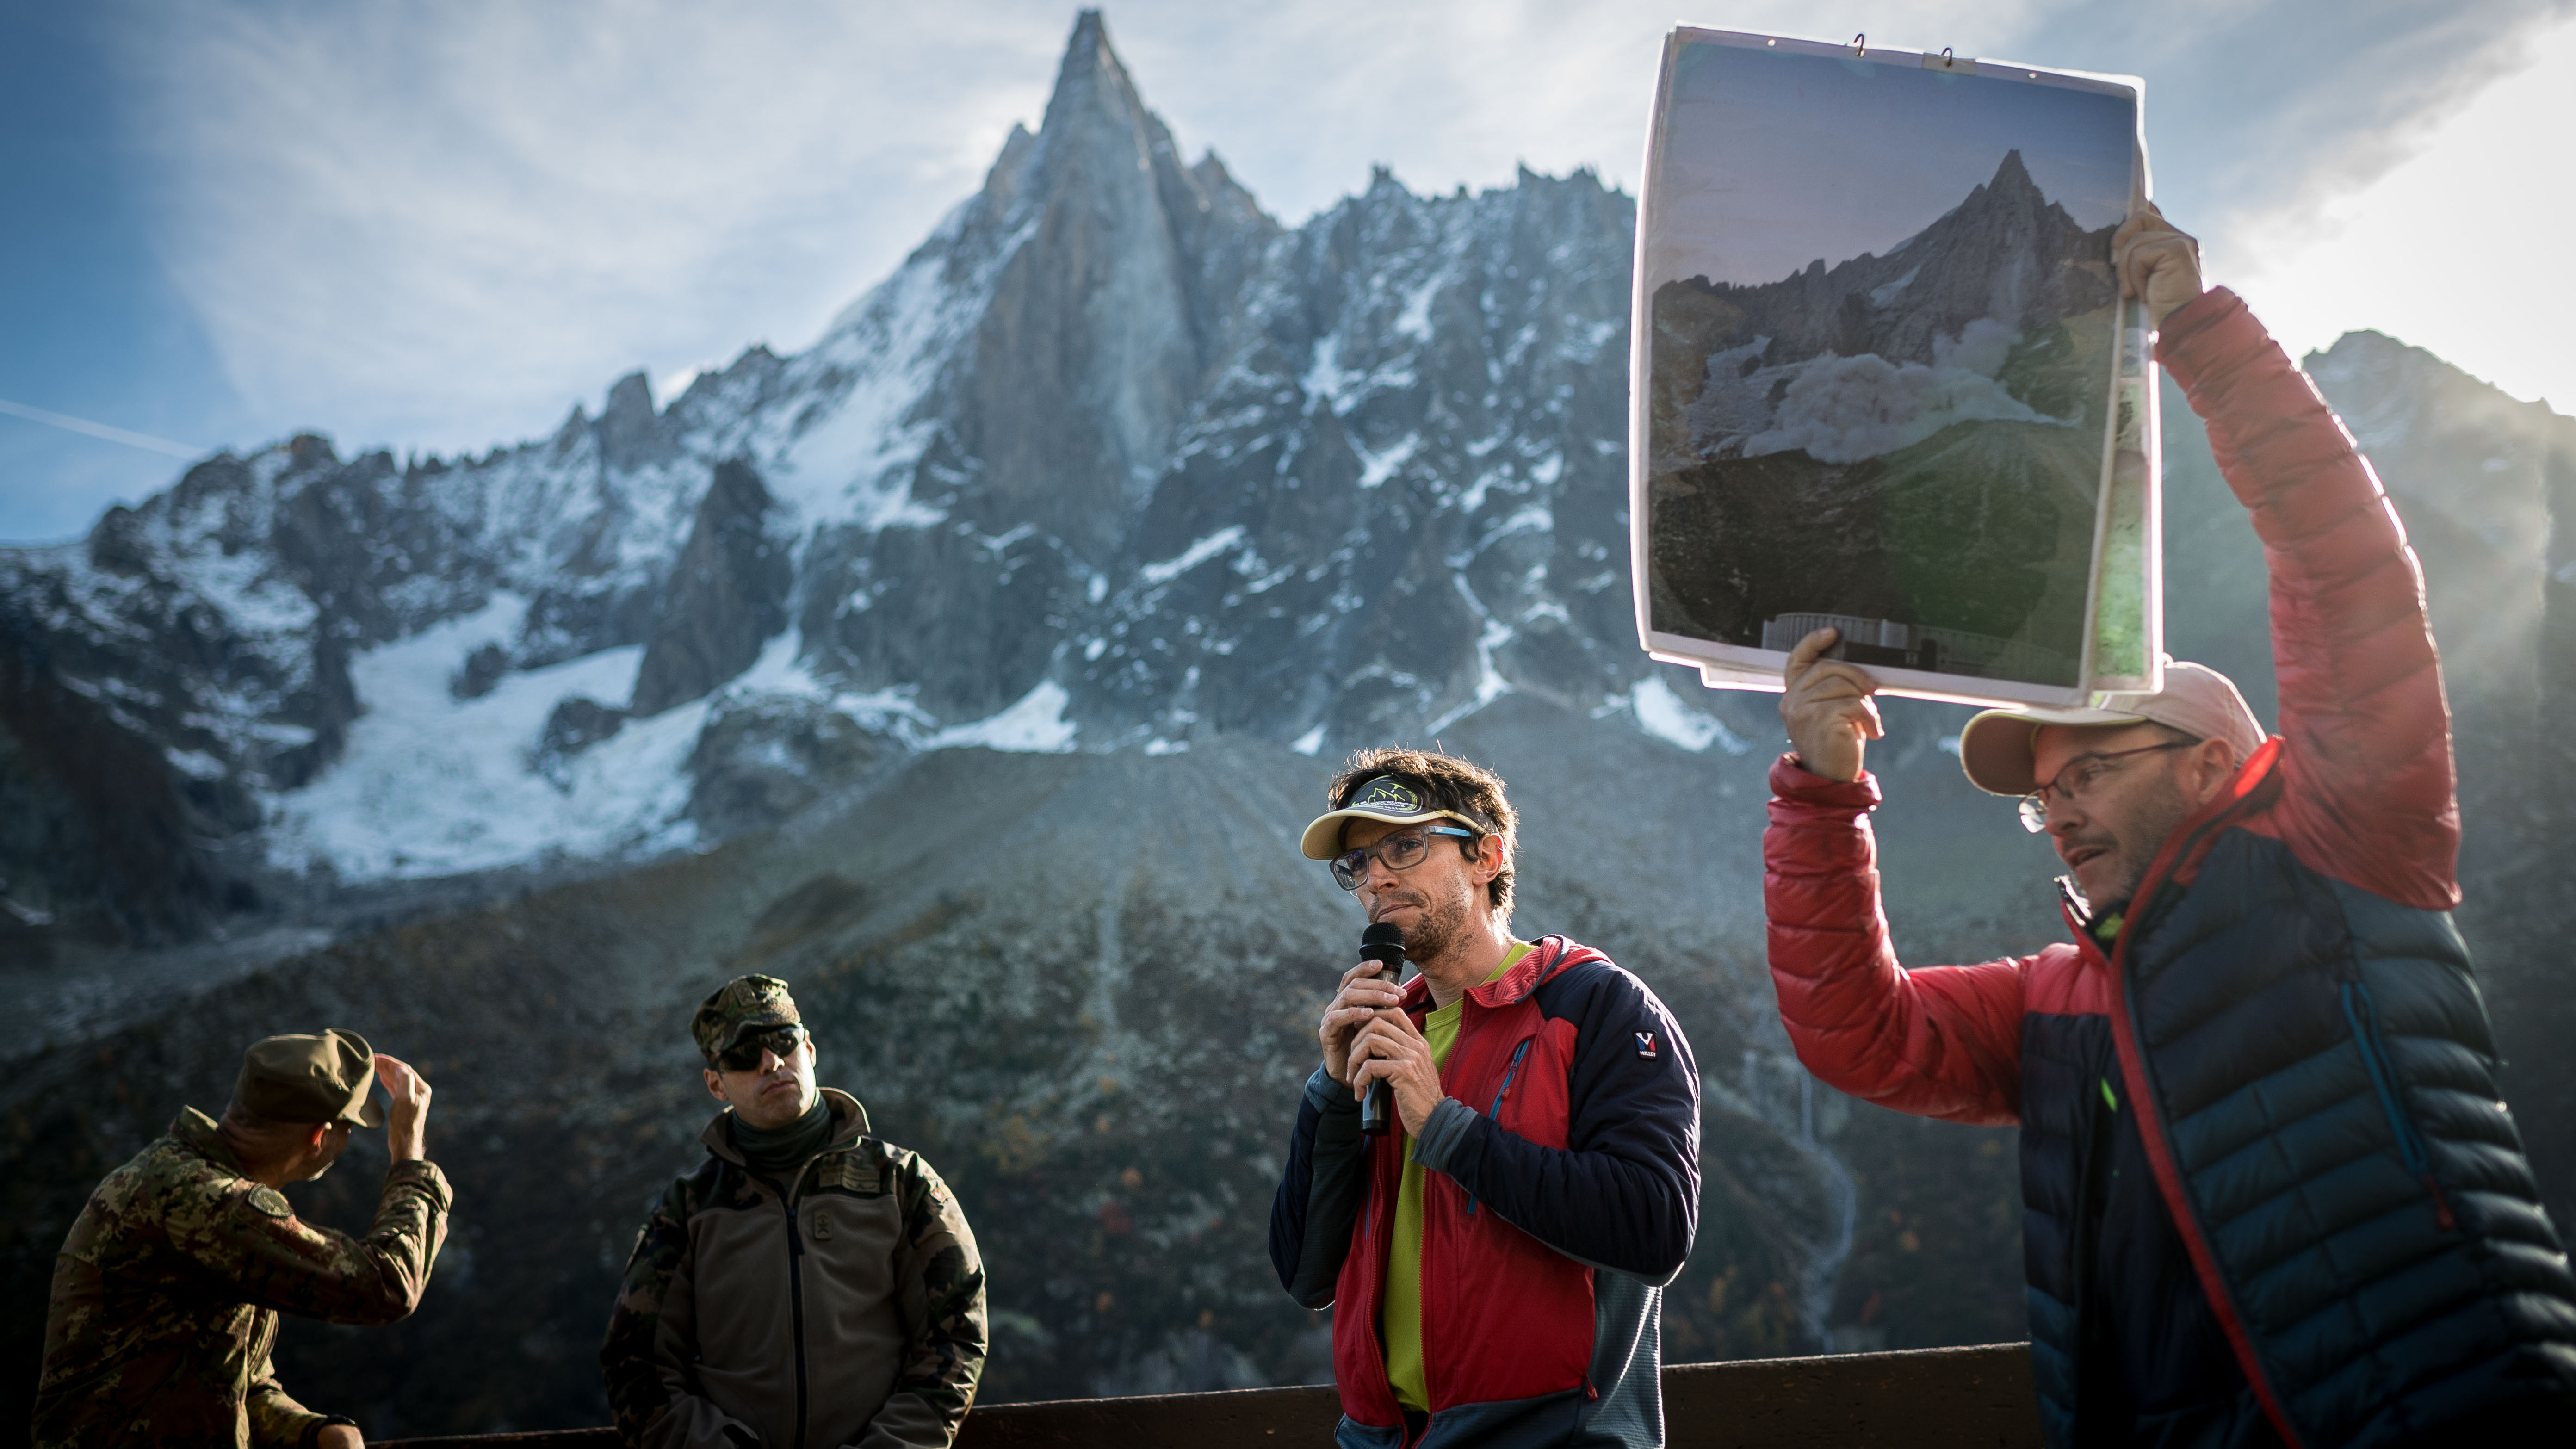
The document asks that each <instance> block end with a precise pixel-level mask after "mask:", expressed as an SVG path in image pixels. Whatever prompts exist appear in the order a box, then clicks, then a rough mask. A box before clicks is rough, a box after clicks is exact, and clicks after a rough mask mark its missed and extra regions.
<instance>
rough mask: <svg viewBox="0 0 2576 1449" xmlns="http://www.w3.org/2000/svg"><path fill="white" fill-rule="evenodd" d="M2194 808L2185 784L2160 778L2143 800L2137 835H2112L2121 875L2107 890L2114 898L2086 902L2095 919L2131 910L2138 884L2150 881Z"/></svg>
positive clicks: (2107, 894) (2140, 807) (2139, 809)
mask: <svg viewBox="0 0 2576 1449" xmlns="http://www.w3.org/2000/svg"><path fill="white" fill-rule="evenodd" d="M2192 808H2193V807H2192V804H2191V802H2190V801H2189V800H2187V799H2184V798H2183V793H2182V787H2181V786H2180V785H2178V784H2176V783H2175V782H2174V781H2173V780H2172V779H2171V778H2166V779H2163V780H2160V781H2158V782H2157V788H2156V790H2155V791H2154V793H2153V794H2151V795H2149V796H2148V797H2147V798H2146V799H2144V800H2141V801H2140V802H2139V805H2138V818H2137V824H2136V826H2135V827H2134V829H2135V838H2134V839H2131V838H2127V837H2124V836H2117V835H2115V836H2113V837H2112V839H2113V842H2114V843H2115V844H2116V845H2117V846H2118V847H2119V850H2120V857H2121V860H2120V878H2119V879H2118V880H2117V881H2114V882H2113V883H2112V885H2111V888H2110V889H2109V890H2107V891H2105V892H2103V894H2104V895H2106V896H2108V897H2110V899H2108V900H2100V901H2096V900H2090V899H2088V900H2087V901H2086V902H2085V904H2086V905H2088V906H2089V907H2091V908H2092V912H2093V918H2094V919H2095V920H2103V919H2106V918H2108V917H2111V916H2121V915H2126V914H2128V911H2129V907H2130V906H2131V905H2132V904H2134V903H2135V901H2136V899H2137V894H2138V887H2139V886H2141V885H2144V884H2145V883H2146V879H2147V867H2148V866H2150V865H2152V864H2154V863H2155V859H2156V856H2157V855H2159V854H2160V853H2162V852H2163V850H2164V846H2165V842H2166V841H2167V840H2169V839H2171V838H2172V836H2173V833H2174V832H2175V831H2177V830H2180V829H2181V828H2182V825H2183V822H2184V821H2186V820H2189V819H2190V818H2191V816H2192Z"/></svg>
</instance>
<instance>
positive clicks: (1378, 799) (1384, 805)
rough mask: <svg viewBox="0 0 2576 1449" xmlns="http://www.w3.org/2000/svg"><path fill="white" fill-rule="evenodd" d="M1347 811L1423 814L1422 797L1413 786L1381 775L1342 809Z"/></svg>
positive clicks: (1392, 777) (1389, 776) (1391, 776)
mask: <svg viewBox="0 0 2576 1449" xmlns="http://www.w3.org/2000/svg"><path fill="white" fill-rule="evenodd" d="M1342 808H1343V809H1345V810H1398V811H1402V812H1403V813H1405V814H1407V815H1419V814H1421V813H1422V797H1421V796H1419V795H1416V794H1414V793H1413V789H1412V787H1411V786H1408V785H1406V784H1405V783H1404V782H1403V781H1401V780H1399V779H1397V778H1395V777H1394V776H1393V775H1380V776H1378V777H1377V778H1376V779H1374V780H1371V781H1369V783H1368V788H1367V789H1365V790H1362V791H1360V794H1359V798H1358V799H1356V800H1353V801H1352V802H1351V803H1350V804H1348V805H1345V806H1343V807H1342Z"/></svg>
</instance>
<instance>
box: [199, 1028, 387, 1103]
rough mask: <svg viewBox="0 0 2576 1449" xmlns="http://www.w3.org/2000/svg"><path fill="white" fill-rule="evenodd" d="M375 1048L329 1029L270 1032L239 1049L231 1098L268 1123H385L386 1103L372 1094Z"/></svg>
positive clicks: (354, 1036) (355, 1036) (348, 1033)
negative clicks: (311, 1033)
mask: <svg viewBox="0 0 2576 1449" xmlns="http://www.w3.org/2000/svg"><path fill="white" fill-rule="evenodd" d="M375 1085H376V1051H375V1048H373V1047H371V1046H368V1045H367V1039H366V1038H365V1037H362V1036H360V1035H358V1034H357V1033H356V1032H354V1031H343V1030H341V1029H340V1028H338V1027H336V1026H335V1027H332V1028H330V1029H329V1030H327V1031H325V1032H323V1033H322V1034H321V1035H320V1036H272V1037H269V1038H267V1039H265V1040H263V1041H256V1042H253V1043H251V1048H250V1050H249V1051H246V1052H244V1053H242V1069H241V1076H240V1078H239V1079H237V1080H236V1081H235V1082H234V1083H233V1100H234V1101H236V1102H239V1103H240V1104H241V1105H242V1106H243V1107H244V1108H245V1109H246V1110H248V1111H251V1112H255V1113H257V1114H259V1115H260V1116H262V1117H266V1118H267V1119H269V1120H270V1121H272V1122H346V1123H348V1124H349V1125H351V1126H353V1127H382V1126H383V1125H385V1108H384V1104H383V1103H381V1102H378V1101H377V1100H376V1099H375V1097H374V1096H373V1092H374V1090H375Z"/></svg>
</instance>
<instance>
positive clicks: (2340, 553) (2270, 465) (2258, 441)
mask: <svg viewBox="0 0 2576 1449" xmlns="http://www.w3.org/2000/svg"><path fill="white" fill-rule="evenodd" d="M2156 355H2157V359H2158V360H2159V361H2161V362H2162V363H2164V365H2165V367H2166V368H2167V369H2169V370H2170V371H2171V372H2172V373H2173V375H2174V380H2175V381H2176V382H2178V383H2180V384H2181V385H2182V389H2183V392H2184V394H2185V396H2187V397H2189V398H2190V400H2191V406H2192V411H2194V412H2196V413H2198V414H2200V416H2201V418H2202V419H2203V420H2204V421H2206V422H2207V423H2208V424H2209V446H2210V451H2212V452H2213V453H2215V454H2216V455H2217V457H2218V466H2219V469H2220V471H2222V472H2223V473H2225V474H2226V475H2227V485H2228V486H2229V487H2230V488H2232V489H2234V490H2235V491H2236V496H2237V498H2238V500H2239V501H2241V502H2243V503H2244V505H2245V506H2246V507H2247V508H2249V509H2251V510H2253V514H2254V531H2255V532H2256V533H2257V534H2258V535H2260V536H2261V537H2262V540H2263V554H2264V558H2265V560H2266V561H2267V562H2268V564H2269V565H2270V568H2271V573H2272V662H2273V667H2274V669H2275V671H2276V672H2277V673H2278V674H2279V677H2280V684H2281V722H2280V733H2281V735H2282V750H2281V772H2282V783H2283V786H2284V789H2283V791H2282V794H2281V799H2280V802H2279V803H2278V804H2277V805H2275V806H2274V807H2273V808H2272V810H2271V811H2270V812H2269V814H2268V816H2267V818H2266V819H2264V820H2263V821H2262V822H2260V823H2258V824H2256V825H2255V826H2254V828H2256V829H2258V830H2261V831H2263V833H2265V834H2269V835H2276V836H2277V837H2278V838H2279V839H2280V840H2281V842H2282V843H2283V844H2285V845H2287V846H2289V847H2290V849H2291V851H2292V852H2293V853H2294V854H2296V855H2297V856H2298V858H2299V859H2300V860H2301V861H2302V862H2303V863H2305V864H2306V865H2307V866H2308V867H2309V868H2310V869H2312V870H2315V871H2318V872H2320V873H2322V874H2325V875H2329V876H2332V877H2334V878H2335V879H2337V880H2340V881H2343V882H2345V883H2347V884H2349V885H2356V886H2359V887H2361V888H2362V889H2363V890H2366V891H2369V892H2371V893H2372V894H2374V895H2379V896H2384V897H2386V898H2388V899H2389V900H2392V901H2396V902H2398V903H2400V904H2402V905H2409V906H2415V907H2419V908H2421V909H2425V910H2448V909H2449V908H2450V907H2452V906H2454V905H2457V904H2458V903H2459V899H2460V888H2459V883H2458V876H2457V867H2458V863H2459V854H2460V805H2459V791H2458V784H2457V777H2456V776H2455V774H2454V773H2453V769H2452V761H2451V711H2450V705H2449V703H2448V702H2447V701H2446V700H2445V699H2444V697H2443V693H2442V670H2441V662H2440V659H2439V657H2438V656H2437V655H2436V654H2435V653H2434V649H2433V634H2432V629H2431V627H2430V626H2429V625H2428V624H2427V623H2426V621H2425V616H2424V575H2423V571H2422V570H2421V569H2420V568H2419V567H2418V566H2417V564H2416V561H2415V551H2414V550H2413V549H2411V548H2409V547H2407V545H2406V531H2405V529H2404V527H2403V526H2401V525H2400V524H2399V523H2398V521H2397V513H2396V510H2395V509H2394V508H2392V507H2391V506H2390V505H2389V501H2388V495H2387V494H2386V493H2385V492H2383V491H2382V490H2381V488H2380V486H2379V479H2378V477H2377V475H2375V474H2373V473H2372V472H2371V471H2370V463H2369V462H2368V460H2366V459H2364V458H2363V457H2362V456H2361V454H2360V452H2359V451H2358V450H2357V449H2355V447H2354V446H2353V441H2352V435H2351V434H2350V433H2347V432H2345V431H2344V428H2343V424H2342V423H2341V422H2340V421H2338V420H2337V419H2336V418H2335V415H2334V414H2333V412H2332V411H2330V410H2329V409H2328V408H2327V407H2326V403H2325V399H2324V398H2323V397H2321V396H2319V395H2318V393H2317V389H2316V385H2315V384H2314V383H2312V382H2310V381H2309V380H2308V377H2307V374H2305V373H2303V372H2300V371H2299V370H2298V369H2297V368H2295V367H2293V366H2291V365H2290V359H2289V357H2288V355H2287V354H2285V353H2283V352H2282V351H2281V349H2280V347H2279V345H2278V344H2276V343H2274V342H2273V341H2272V339H2271V336H2270V335H2269V334H2268V333H2266V332H2265V331H2264V330H2263V324H2262V323H2260V322H2257V321H2255V320H2254V314H2253V313H2251V312H2249V311H2247V310H2246V308H2245V303H2244V302H2243V301H2241V300H2240V299H2239V298H2238V297H2237V296H2236V294H2235V293H2233V292H2230V291H2228V290H2226V289H2225V288H2223V287H2222V288H2218V289H2215V290H2213V291H2211V292H2209V293H2208V294H2206V295H2205V296H2203V297H2201V298H2200V299H2199V300H2198V301H2195V302H2193V303H2191V304H2190V305H2188V306H2185V307H2182V308H2180V309H2178V310H2176V311H2175V312H2174V314H2173V315H2172V316H2170V317H2168V318H2166V319H2165V329H2164V336H2163V340H2162V341H2161V342H2160V343H2159V344H2158V346H2157V349H2156Z"/></svg>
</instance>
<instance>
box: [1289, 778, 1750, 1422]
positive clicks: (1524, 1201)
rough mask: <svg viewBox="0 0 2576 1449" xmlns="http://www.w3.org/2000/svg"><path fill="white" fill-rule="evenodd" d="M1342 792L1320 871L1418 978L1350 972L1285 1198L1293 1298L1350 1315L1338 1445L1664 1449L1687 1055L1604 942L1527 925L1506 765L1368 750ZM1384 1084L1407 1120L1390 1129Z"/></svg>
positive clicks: (1303, 1114) (1343, 1334)
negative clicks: (1666, 1336) (1372, 1115)
mask: <svg viewBox="0 0 2576 1449" xmlns="http://www.w3.org/2000/svg"><path fill="white" fill-rule="evenodd" d="M1325 794H1326V799H1327V801H1328V802H1329V803H1330V806H1331V808H1330V809H1328V810H1327V811H1325V813H1324V814H1322V815H1320V816H1318V817H1316V819H1315V820H1314V822H1313V823H1312V824H1310V825H1308V826H1307V827H1306V833H1305V840H1304V849H1305V853H1306V855H1307V856H1308V857H1309V858H1310V859H1315V860H1321V861H1326V862H1329V864H1330V867H1331V871H1332V875H1333V878H1334V880H1335V881H1336V882H1337V883H1338V884H1340V885H1341V887H1342V888H1343V889H1345V890H1347V891H1349V892H1351V893H1352V895H1353V897H1354V898H1355V899H1356V900H1357V902H1358V904H1359V906H1360V908H1361V909H1362V910H1363V911H1365V912H1366V913H1367V916H1368V920H1369V922H1370V924H1371V926H1372V927H1386V926H1392V927H1395V928H1398V929H1400V931H1401V933H1402V937H1403V946H1404V954H1405V955H1406V957H1407V958H1409V959H1410V960H1411V961H1412V963H1413V964H1414V965H1415V966H1416V967H1417V968H1419V971H1420V974H1419V975H1417V976H1415V977H1414V978H1413V979H1412V980H1410V981H1408V982H1406V983H1404V984H1403V985H1402V986H1401V987H1398V986H1397V985H1395V984H1394V983H1393V981H1392V980H1380V979H1378V978H1377V976H1376V975H1375V973H1376V971H1377V970H1378V967H1377V965H1376V963H1374V962H1370V963H1366V964H1363V965H1360V966H1356V967H1353V968H1352V969H1351V970H1349V971H1348V972H1346V973H1345V974H1344V975H1343V977H1342V981H1341V988H1340V992H1339V994H1337V995H1336V996H1335V997H1334V998H1333V1000H1332V1003H1331V1004H1330V1005H1329V1006H1327V1007H1326V1008H1325V1009H1324V1014H1323V1020H1322V1022H1321V1023H1320V1025H1319V1026H1318V1028H1317V1036H1318V1037H1319V1039H1320V1040H1321V1043H1322V1046H1323V1055H1324V1062H1323V1065H1322V1066H1321V1067H1318V1068H1317V1069H1316V1071H1315V1074H1314V1075H1313V1076H1312V1077H1311V1078H1309V1079H1308V1080H1307V1083H1306V1090H1305V1094H1304V1098H1303V1100H1302V1101H1301V1102H1300V1103H1299V1106H1298V1110H1297V1125H1296V1129H1295V1132H1294V1134H1293V1136H1292V1137H1291V1139H1290V1142H1289V1148H1288V1164H1287V1168H1286V1171H1285V1173H1284V1174H1283V1175H1282V1178H1281V1181H1280V1184H1279V1191H1278V1195H1277V1197H1276V1199H1275V1200H1274V1201H1273V1204H1272V1207H1271V1213H1270V1258H1271V1263H1272V1265H1273V1266H1274V1267H1276V1268H1277V1270H1278V1272H1279V1281H1280V1283H1281V1284H1282V1285H1284V1286H1285V1287H1286V1288H1287V1289H1288V1292H1289V1295H1290V1296H1291V1297H1294V1298H1295V1299H1296V1300H1297V1301H1298V1302H1299V1303H1300V1304H1303V1305H1304V1306H1306V1307H1308V1308H1317V1309H1319V1308H1323V1307H1326V1306H1328V1305H1329V1306H1331V1307H1332V1309H1333V1379H1334V1382H1335V1383H1336V1384H1337V1385H1338V1386H1339V1388H1340V1390H1341V1398H1342V1414H1343V1417H1342V1421H1341V1425H1340V1427H1339V1429H1338V1430H1337V1431H1336V1436H1335V1437H1336V1439H1337V1441H1338V1442H1339V1443H1340V1444H1342V1445H1343V1446H1346V1449H1396V1446H1398V1445H1416V1444H1423V1445H1431V1446H1434V1449H1447V1446H1468V1445H1486V1444H1492V1445H1502V1444H1510V1445H1544V1444H1634V1445H1641V1446H1642V1445H1648V1444H1660V1443H1661V1442H1663V1411H1662V1399H1661V1397H1660V1392H1661V1380H1660V1374H1661V1368H1660V1365H1659V1363H1658V1362H1657V1349H1656V1346H1657V1344H1658V1343H1659V1342H1660V1331H1661V1315H1662V1310H1663V1286H1664V1285H1665V1284H1667V1283H1670V1282H1671V1281H1672V1280H1673V1277H1674V1276H1675V1275H1676V1274H1678V1273H1679V1272H1680V1271H1681V1268H1682V1264H1683V1262H1684V1260H1685V1259H1687V1258H1688V1257H1689V1256H1690V1247H1691V1238H1692V1235H1693V1233H1694V1232H1695V1231H1696V1229H1697V1227H1698V1214H1699V1070H1698V1068H1697V1067H1696V1066H1695V1065H1694V1064H1693V1063H1692V1060H1691V1050H1690V1044H1689V1043H1688V1042H1686V1041H1684V1040H1683V1039H1682V1034H1681V1029H1680V1027H1678V1026H1677V1025H1676V1024H1675V1023H1674V1021H1673V1019H1672V1015H1671V1013H1669V1012H1667V1011H1666V1010H1665V1009H1664V1004H1663V1003H1662V1002H1661V1001H1659V1000H1657V999H1656V998H1655V994H1654V992H1652V991H1650V990H1648V989H1647V987H1646V984H1645V983H1644V982H1642V981H1640V980H1638V979H1637V978H1636V977H1634V976H1632V975H1630V974H1629V973H1627V972H1626V971H1623V970H1621V969H1619V968H1618V967H1617V966H1614V965H1612V964H1611V963H1610V960H1609V958H1608V957H1606V956H1604V955H1602V954H1601V953H1600V952H1598V951H1595V950H1593V949H1592V948H1590V947H1588V946H1580V945H1577V944H1575V943H1574V942H1572V941H1569V940H1567V939H1566V938H1564V937H1562V936H1546V937H1542V938H1540V939H1538V940H1536V941H1524V940H1520V939H1517V938H1515V937H1514V936H1513V935H1512V932H1511V929H1510V926H1511V916H1512V896H1513V863H1512V855H1513V851H1514V848H1515V847H1516V846H1517V844H1518V843H1519V842H1518V832H1519V817H1518V816H1517V814H1516V813H1515V812H1514V811H1513V809H1512V806H1511V802H1510V801H1509V800H1507V799H1505V798H1504V796H1503V782H1502V781H1501V780H1499V779H1497V778H1495V777H1494V775H1493V774H1492V772H1490V771H1488V770H1484V769H1482V768H1480V767H1478V766H1476V765H1473V764H1470V763H1468V762H1467V761H1465V760H1460V759H1456V758H1454V757H1452V756H1449V755H1442V754H1427V753H1424V752H1422V751H1418V750H1364V751H1362V752H1360V753H1359V754H1358V755H1356V756H1354V757H1353V758H1352V760H1351V763H1350V765H1349V766H1348V767H1347V768H1345V769H1344V770H1343V771H1342V772H1341V774H1340V775H1339V776H1337V777H1336V778H1335V779H1334V780H1333V782H1332V783H1331V785H1329V786H1328V787H1327V788H1326V792H1325ZM1380 1081H1384V1082H1386V1083H1388V1084H1389V1085H1390V1086H1391V1088H1392V1096H1393V1098H1394V1109H1395V1110H1394V1116H1395V1118H1396V1121H1395V1122H1394V1123H1393V1124H1390V1128H1389V1130H1388V1131H1386V1132H1385V1133H1384V1135H1379V1136H1371V1135H1369V1134H1367V1133H1365V1132H1363V1131H1362V1128H1361V1112H1360V1101H1361V1099H1362V1098H1363V1097H1364V1096H1366V1095H1367V1093H1368V1091H1369V1089H1370V1087H1371V1085H1372V1084H1374V1083H1376V1082H1380ZM1364 1203H1365V1204H1384V1205H1386V1206H1385V1207H1383V1208H1380V1207H1370V1208H1369V1209H1368V1210H1366V1211H1363V1204H1364Z"/></svg>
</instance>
